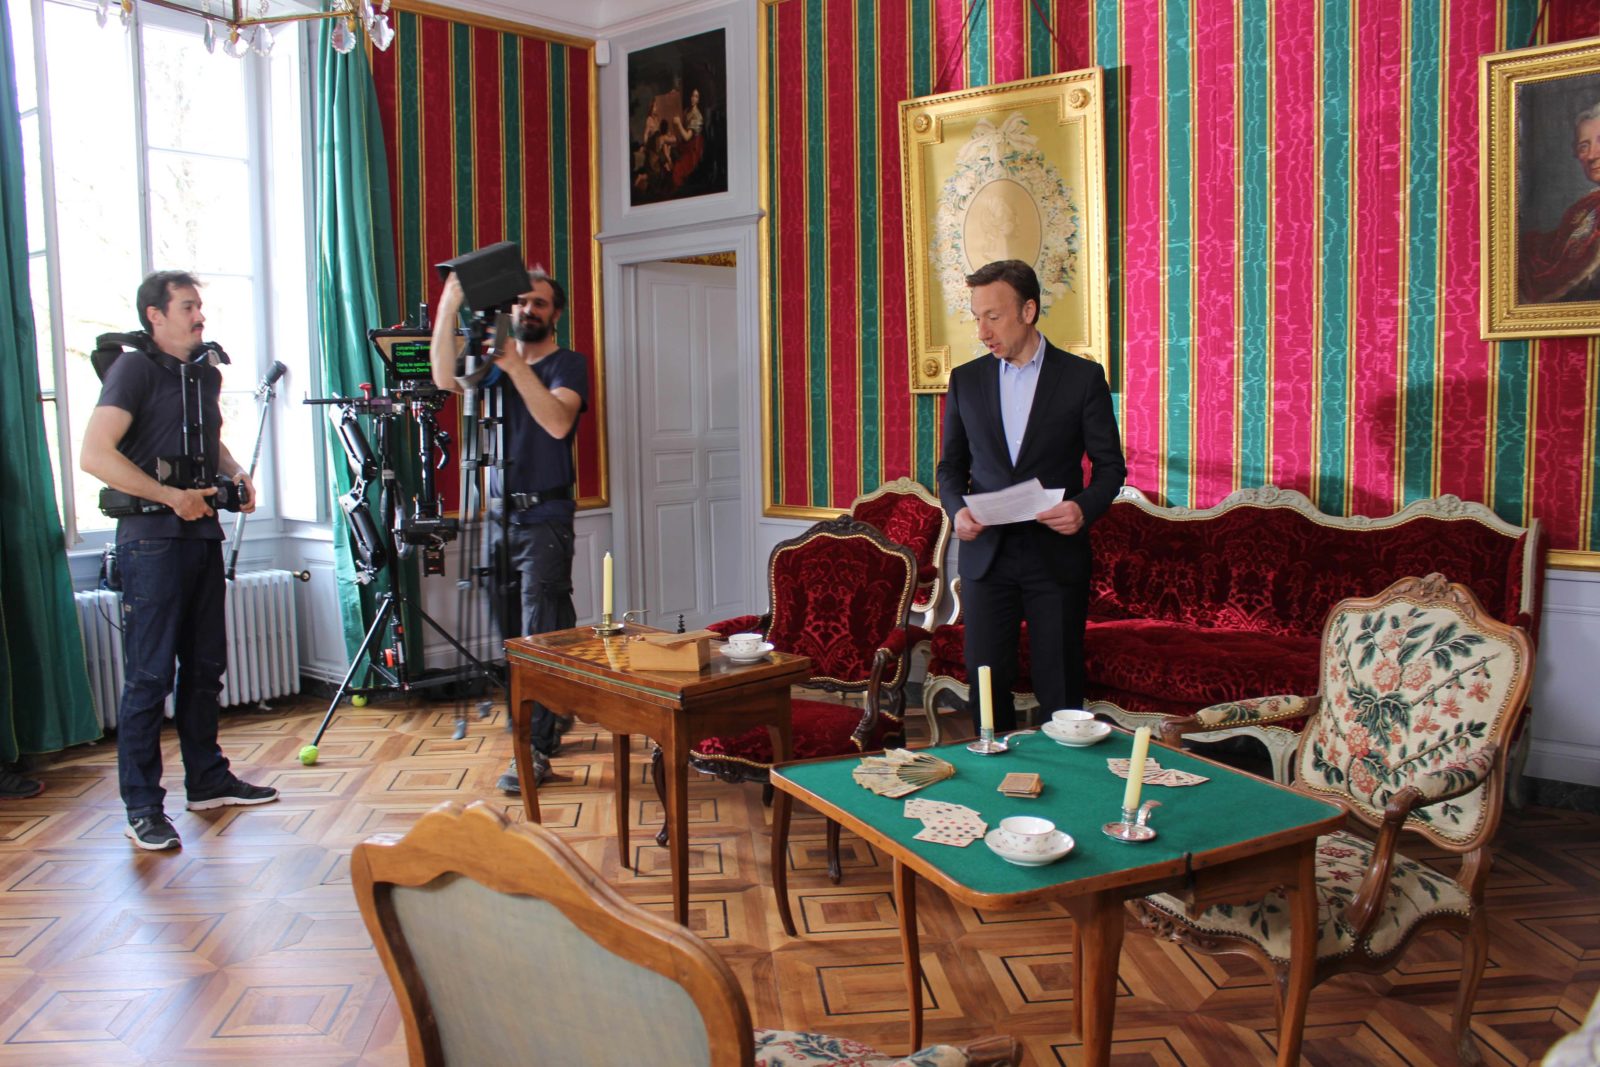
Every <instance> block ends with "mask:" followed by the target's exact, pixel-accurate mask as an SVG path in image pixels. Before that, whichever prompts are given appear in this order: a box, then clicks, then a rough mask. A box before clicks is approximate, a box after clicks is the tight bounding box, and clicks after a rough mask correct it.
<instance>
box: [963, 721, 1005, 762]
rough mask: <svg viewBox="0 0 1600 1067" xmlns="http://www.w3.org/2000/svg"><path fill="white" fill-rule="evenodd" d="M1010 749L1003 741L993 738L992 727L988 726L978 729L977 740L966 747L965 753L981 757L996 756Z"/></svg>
mask: <svg viewBox="0 0 1600 1067" xmlns="http://www.w3.org/2000/svg"><path fill="white" fill-rule="evenodd" d="M1010 747H1011V746H1010V745H1008V744H1006V742H1005V741H1004V740H1003V739H1001V738H997V737H995V736H994V727H992V726H989V727H979V728H978V739H977V740H976V741H974V742H972V743H971V744H969V745H967V751H968V752H976V753H978V754H979V755H983V756H998V755H999V754H1000V753H1002V752H1004V751H1006V750H1007V749H1009V748H1010Z"/></svg>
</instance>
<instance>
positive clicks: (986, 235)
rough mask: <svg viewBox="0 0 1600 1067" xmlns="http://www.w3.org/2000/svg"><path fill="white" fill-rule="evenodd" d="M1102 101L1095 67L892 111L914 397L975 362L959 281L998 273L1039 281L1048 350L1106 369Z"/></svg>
mask: <svg viewBox="0 0 1600 1067" xmlns="http://www.w3.org/2000/svg"><path fill="white" fill-rule="evenodd" d="M1103 88H1104V83H1103V77H1102V73H1101V70H1100V68H1098V67H1093V68H1090V69H1087V70H1079V71H1070V72H1067V73H1064V74H1052V75H1049V76H1047V77H1043V78H1033V79H1030V80H1028V81H1021V82H1012V83H1010V84H1006V85H998V86H992V87H988V88H983V89H964V90H959V91H956V92H952V93H942V94H940V95H938V96H924V97H919V98H917V99H915V100H906V101H903V102H902V103H901V104H900V150H901V161H902V164H903V166H902V172H903V174H904V182H905V217H906V261H907V262H906V268H907V269H906V273H907V277H908V279H909V281H910V284H911V299H910V301H909V308H910V310H909V319H910V321H909V324H908V325H909V328H910V338H911V389H912V392H917V393H942V392H944V390H945V388H946V386H947V385H948V383H949V380H950V372H951V371H952V370H953V369H954V368H955V367H957V366H959V365H960V364H962V363H965V362H966V361H967V360H969V359H972V358H973V357H975V356H977V355H980V354H981V353H982V352H983V349H982V346H981V345H979V344H978V339H977V332H976V329H975V326H974V323H973V318H972V311H971V308H970V293H969V290H968V289H967V285H966V276H967V275H968V274H970V273H972V272H973V271H975V270H977V269H978V268H979V267H981V266H983V265H984V264H985V263H989V262H992V261H994V260H998V259H1020V260H1023V261H1024V262H1026V263H1030V264H1032V266H1033V268H1034V270H1035V271H1036V272H1038V275H1039V286H1040V291H1041V293H1040V295H1041V300H1040V304H1041V307H1040V317H1039V328H1040V330H1041V331H1042V332H1043V333H1044V335H1045V336H1046V337H1048V338H1049V339H1050V340H1051V342H1052V343H1054V344H1055V345H1057V346H1058V347H1060V348H1064V349H1066V350H1067V351H1069V352H1074V353H1077V354H1078V355H1080V356H1086V357H1088V358H1090V359H1094V360H1098V361H1100V362H1102V363H1103V362H1104V361H1105V346H1106V330H1107V282H1106V210H1105V204H1106V200H1105V195H1106V194H1105V138H1104V129H1103V116H1104V97H1103Z"/></svg>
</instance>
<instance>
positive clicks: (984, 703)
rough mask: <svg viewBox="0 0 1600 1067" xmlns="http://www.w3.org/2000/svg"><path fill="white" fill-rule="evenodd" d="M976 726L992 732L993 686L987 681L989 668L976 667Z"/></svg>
mask: <svg viewBox="0 0 1600 1067" xmlns="http://www.w3.org/2000/svg"><path fill="white" fill-rule="evenodd" d="M978 726H979V728H980V729H984V730H987V731H989V732H991V733H993V732H994V688H993V686H992V684H991V683H990V681H989V668H988V667H979V668H978Z"/></svg>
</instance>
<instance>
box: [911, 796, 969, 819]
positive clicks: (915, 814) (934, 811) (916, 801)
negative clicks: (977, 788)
mask: <svg viewBox="0 0 1600 1067" xmlns="http://www.w3.org/2000/svg"><path fill="white" fill-rule="evenodd" d="M958 808H961V810H963V811H971V810H972V809H970V808H962V807H961V805H960V804H951V803H949V802H947V801H943V800H928V799H927V798H926V797H914V798H912V799H911V800H908V801H906V818H908V819H921V818H924V817H926V816H929V815H944V814H947V813H949V812H952V811H955V810H956V809H958Z"/></svg>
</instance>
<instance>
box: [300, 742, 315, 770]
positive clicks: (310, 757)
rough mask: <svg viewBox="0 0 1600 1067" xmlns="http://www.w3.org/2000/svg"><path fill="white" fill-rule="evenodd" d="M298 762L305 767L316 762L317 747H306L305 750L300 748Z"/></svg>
mask: <svg viewBox="0 0 1600 1067" xmlns="http://www.w3.org/2000/svg"><path fill="white" fill-rule="evenodd" d="M300 762H301V763H304V764H305V765H306V766H307V767H309V766H311V765H312V764H313V763H315V762H317V746H316V745H307V746H306V747H305V748H302V749H301V750H300Z"/></svg>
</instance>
